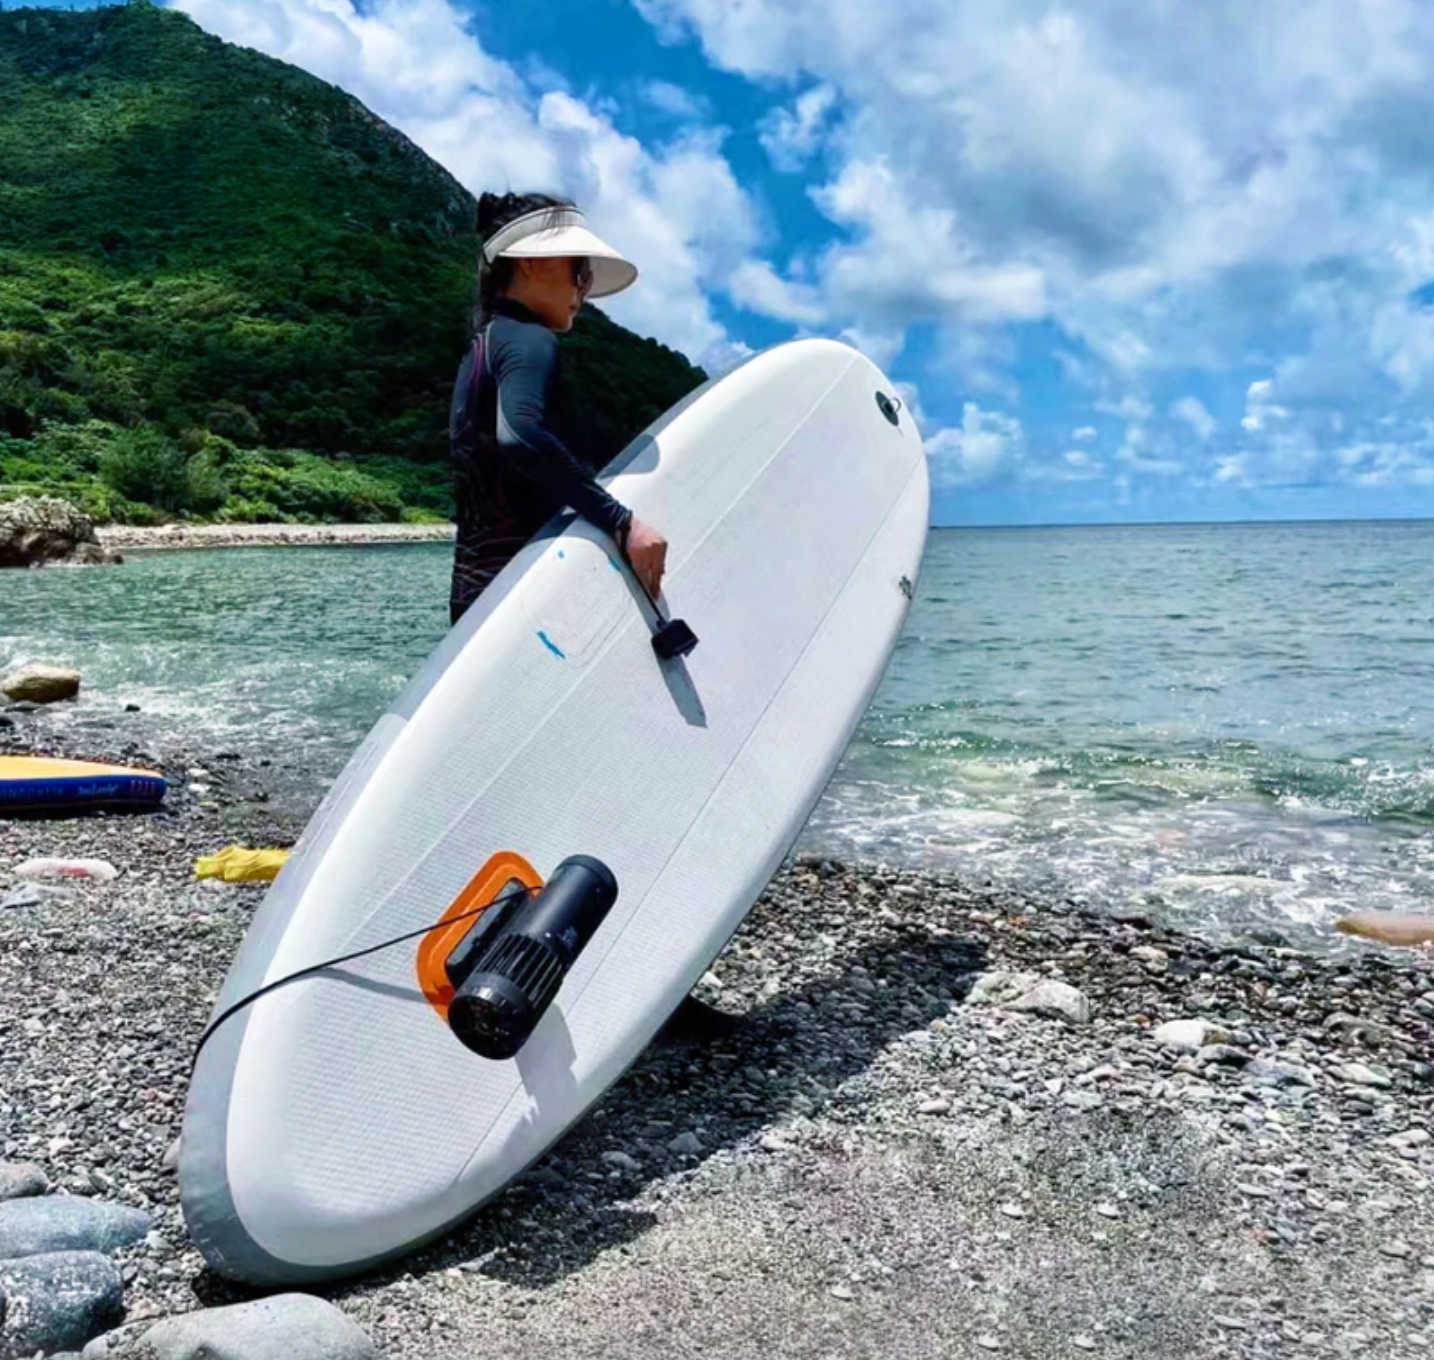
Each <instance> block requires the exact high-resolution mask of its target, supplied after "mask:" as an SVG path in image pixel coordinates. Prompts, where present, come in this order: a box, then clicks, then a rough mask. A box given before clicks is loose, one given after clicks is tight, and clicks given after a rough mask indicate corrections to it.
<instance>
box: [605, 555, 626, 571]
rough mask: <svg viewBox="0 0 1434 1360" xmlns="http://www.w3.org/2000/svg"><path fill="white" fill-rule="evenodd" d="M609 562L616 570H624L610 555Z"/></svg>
mask: <svg viewBox="0 0 1434 1360" xmlns="http://www.w3.org/2000/svg"><path fill="white" fill-rule="evenodd" d="M607 564H608V566H610V567H611V568H612V569H613V570H614V571H621V570H622V568H621V567H620V566H618V564H617V563H616V562H614V561H613V560H612V558H610V557H609V558H608V560H607Z"/></svg>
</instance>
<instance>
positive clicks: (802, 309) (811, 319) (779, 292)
mask: <svg viewBox="0 0 1434 1360" xmlns="http://www.w3.org/2000/svg"><path fill="white" fill-rule="evenodd" d="M727 291H728V293H729V294H730V295H731V297H732V301H733V302H735V303H736V304H737V305H738V306H739V307H745V308H746V309H747V310H748V311H749V312H757V313H759V314H761V315H762V316H770V317H773V318H775V319H776V320H778V321H789V322H791V323H792V324H794V325H799V326H816V325H819V324H820V323H821V322H822V320H823V319H824V318H825V316H826V309H825V308H824V307H823V306H822V302H821V295H820V294H819V293H818V292H817V290H816V289H815V288H812V287H811V286H809V285H805V284H800V283H794V282H792V281H791V280H789V279H784V278H781V277H779V276H778V274H777V273H776V271H775V270H774V269H773V268H772V266H771V265H770V264H768V263H767V262H766V261H765V260H760V261H759V260H746V261H744V262H743V263H742V264H740V265H738V267H737V268H736V269H735V270H734V271H733V272H732V274H731V276H730V277H729V279H728V281H727Z"/></svg>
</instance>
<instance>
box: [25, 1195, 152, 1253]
mask: <svg viewBox="0 0 1434 1360" xmlns="http://www.w3.org/2000/svg"><path fill="white" fill-rule="evenodd" d="M153 1226H154V1225H153V1223H152V1221H151V1220H150V1216H149V1215H148V1214H147V1213H145V1212H144V1211H143V1210H140V1209H131V1208H130V1207H129V1206H128V1205H124V1204H108V1203H106V1202H105V1201H104V1200H93V1199H85V1198H82V1197H79V1196H74V1195H46V1196H44V1197H42V1198H39V1199H12V1200H6V1201H4V1202H3V1203H0V1259H4V1258H7V1257H20V1256H39V1255H41V1254H43V1253H46V1252H57V1251H70V1252H73V1251H97V1252H112V1251H118V1250H119V1249H120V1248H121V1247H127V1246H129V1245H130V1244H131V1243H132V1242H142V1241H143V1240H144V1236H145V1234H146V1233H147V1232H149V1230H150V1228H152V1227H153Z"/></svg>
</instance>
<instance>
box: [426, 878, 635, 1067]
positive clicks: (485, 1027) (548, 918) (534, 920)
mask: <svg viewBox="0 0 1434 1360" xmlns="http://www.w3.org/2000/svg"><path fill="white" fill-rule="evenodd" d="M615 901H617V879H616V878H615V877H614V876H613V872H612V870H611V869H609V868H608V867H607V865H606V864H604V863H603V862H602V861H601V860H598V859H594V858H593V857H592V856H591V855H570V856H569V857H568V858H567V859H565V860H564V861H563V862H562V863H561V864H559V865H558V867H557V868H556V869H555V870H553V876H552V877H551V878H550V879H549V880H548V881H547V883H546V884H545V885H544V886H543V887H542V889H541V890H539V891H538V892H537V893H536V894H535V895H533V896H531V897H529V898H527V899H526V900H521V899H519V900H518V901H517V902H516V905H512V906H508V907H505V908H500V909H499V910H500V915H499V916H498V917H497V919H496V920H495V921H492V922H487V917H488V913H486V912H485V913H484V915H483V916H481V917H479V918H478V924H477V926H476V927H475V929H474V930H473V932H471V934H470V936H469V937H468V938H466V939H465V940H464V941H463V942H462V943H461V944H460V945H459V946H458V948H457V949H455V950H454V951H453V954H452V955H451V956H450V957H449V959H448V962H447V964H446V965H445V967H446V970H447V973H448V980H449V981H450V982H451V983H452V984H453V986H454V989H455V990H454V996H453V1000H452V1001H451V1002H449V1004H448V1027H449V1028H450V1029H451V1030H452V1031H453V1033H454V1034H455V1035H457V1036H458V1038H459V1040H460V1041H461V1042H462V1043H463V1045H464V1046H465V1047H467V1048H471V1049H472V1050H473V1052H475V1053H478V1054H480V1055H481V1056H483V1057H485V1058H511V1057H512V1056H513V1055H514V1054H515V1053H516V1052H517V1051H518V1050H519V1049H520V1048H522V1046H523V1045H524V1044H525V1043H527V1041H528V1038H529V1036H530V1035H531V1034H532V1033H533V1031H534V1030H535V1029H536V1028H537V1025H538V1021H539V1020H541V1019H542V1018H543V1012H544V1011H546V1010H547V1009H548V1007H549V1006H550V1005H551V1004H552V1001H553V998H554V997H555V996H557V994H558V988H559V987H561V986H562V982H563V979H564V978H565V977H566V976H567V975H568V970H569V969H571V968H572V966H573V964H574V962H576V960H577V957H578V955H579V954H581V953H582V951H583V948H584V946H585V945H586V944H587V942H588V941H589V940H590V939H592V937H593V935H594V934H595V933H596V931H597V928H598V926H600V925H601V924H602V921H603V918H604V917H605V916H606V915H607V914H608V911H609V910H610V908H611V907H612V904H613V903H614V902H615ZM485 922H487V926H488V928H487V929H484V928H483V927H484V924H485Z"/></svg>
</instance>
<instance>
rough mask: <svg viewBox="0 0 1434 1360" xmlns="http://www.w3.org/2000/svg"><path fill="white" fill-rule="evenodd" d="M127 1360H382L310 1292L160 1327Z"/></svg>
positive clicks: (343, 1318)
mask: <svg viewBox="0 0 1434 1360" xmlns="http://www.w3.org/2000/svg"><path fill="white" fill-rule="evenodd" d="M122 1354H123V1355H124V1356H125V1360H129V1357H131V1356H132V1357H133V1360H379V1353H378V1349H377V1348H376V1347H375V1346H374V1344H373V1342H372V1341H370V1340H369V1338H368V1337H367V1336H366V1335H364V1333H363V1331H362V1329H361V1328H360V1327H359V1326H358V1324H357V1323H355V1322H354V1321H353V1319H352V1318H349V1317H347V1316H346V1315H345V1314H344V1313H342V1312H340V1311H339V1310H338V1309H337V1308H335V1307H334V1305H333V1304H331V1303H327V1302H325V1300H323V1299H318V1298H315V1297H314V1296H313V1295H312V1294H276V1295H274V1296H273V1297H272V1298H267V1299H257V1300H255V1301H254V1302H252V1303H236V1304H232V1305H230V1306H229V1307H227V1308H206V1309H204V1310H203V1311H202V1312H197V1313H185V1314H183V1315H182V1316H180V1317H172V1318H167V1319H166V1320H165V1321H163V1322H160V1323H156V1324H155V1325H154V1326H153V1327H151V1328H150V1329H149V1331H147V1332H146V1333H145V1334H144V1335H143V1336H142V1337H141V1338H140V1340H139V1343H138V1345H136V1346H135V1347H134V1348H133V1349H132V1350H128V1351H125V1352H122Z"/></svg>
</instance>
